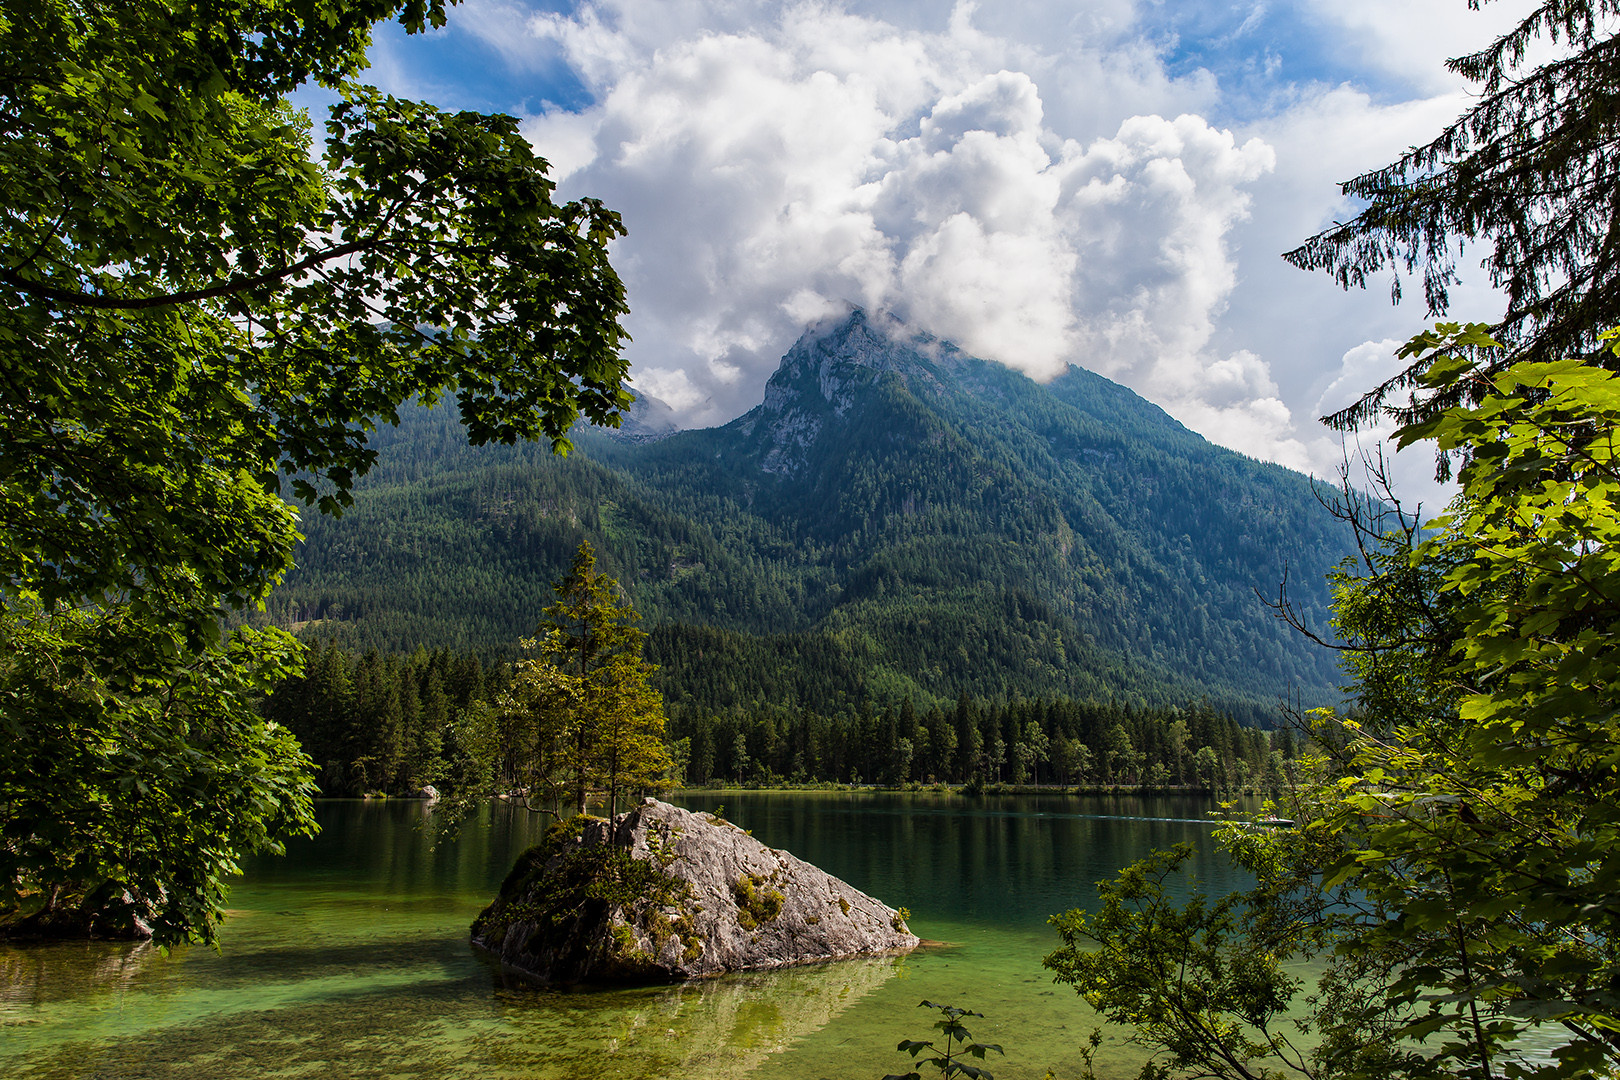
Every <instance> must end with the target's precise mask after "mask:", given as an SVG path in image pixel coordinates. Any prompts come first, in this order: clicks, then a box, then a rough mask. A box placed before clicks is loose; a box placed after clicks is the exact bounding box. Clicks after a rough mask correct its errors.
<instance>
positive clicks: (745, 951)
mask: <svg viewBox="0 0 1620 1080" xmlns="http://www.w3.org/2000/svg"><path fill="white" fill-rule="evenodd" d="M472 940H473V944H475V945H478V946H480V947H482V948H484V949H488V950H489V951H490V952H492V953H494V954H495V955H496V956H498V957H499V958H500V960H501V962H502V963H503V964H506V965H508V966H510V967H512V968H515V969H517V970H518V971H521V972H524V973H525V974H527V975H530V976H532V977H534V978H537V979H540V980H542V981H544V982H553V983H580V982H640V983H651V982H671V981H677V980H682V979H691V978H700V977H703V976H709V975H720V974H723V973H724V972H728V971H750V970H758V969H762V968H774V967H783V966H786V965H790V964H807V963H816V962H819V961H824V960H838V959H843V958H845V957H851V956H862V955H873V954H880V953H895V952H905V951H907V950H910V949H913V948H915V947H916V946H917V944H918V943H919V942H918V938H917V937H916V935H914V934H912V933H911V931H910V929H908V928H907V926H906V924H905V919H904V918H903V917H902V914H901V913H900V912H897V911H896V910H895V909H893V908H891V907H887V906H886V905H884V904H882V903H880V902H879V901H877V900H874V899H873V898H872V897H870V896H867V895H866V894H865V893H863V892H860V891H859V890H857V889H855V888H852V887H851V886H849V885H847V884H845V883H844V882H842V881H840V880H838V879H837V878H835V877H833V876H832V875H831V874H828V873H827V872H825V871H823V870H819V869H817V868H816V867H814V866H811V865H810V864H809V863H807V862H805V861H803V860H802V859H798V858H795V857H794V856H792V855H790V854H788V853H787V852H785V851H777V850H775V849H772V848H768V847H766V846H765V845H764V844H762V843H760V842H759V841H758V840H755V839H754V838H753V837H752V836H749V835H748V834H747V833H745V832H744V831H743V830H741V829H739V828H737V826H735V825H733V824H731V823H730V822H727V821H723V820H721V819H720V818H717V817H714V816H713V815H710V814H695V813H692V812H691V811H689V810H683V809H681V808H680V807H678V806H670V805H669V804H668V803H662V802H658V801H657V800H655V799H648V800H646V801H645V802H644V803H642V805H640V806H638V807H636V808H634V809H632V810H630V811H628V812H627V813H624V814H620V815H619V816H618V817H616V818H614V819H613V821H611V822H608V821H605V820H603V819H601V818H585V817H577V818H572V819H570V820H569V821H566V822H563V823H562V824H560V825H556V826H553V827H552V829H551V831H550V832H548V833H547V835H546V839H545V840H544V841H543V842H542V843H540V844H538V845H536V846H535V847H533V848H530V849H529V850H528V851H526V852H524V853H523V855H521V856H519V858H518V860H517V864H516V865H515V866H514V867H513V868H512V872H511V873H510V874H508V875H507V877H506V881H505V882H503V883H502V884H501V891H500V895H499V896H498V897H496V899H495V901H494V902H493V903H491V904H490V905H489V906H488V907H487V908H485V909H484V911H483V912H482V914H480V915H479V916H478V919H477V920H476V921H475V922H474V923H473V926H472Z"/></svg>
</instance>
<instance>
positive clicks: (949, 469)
mask: <svg viewBox="0 0 1620 1080" xmlns="http://www.w3.org/2000/svg"><path fill="white" fill-rule="evenodd" d="M649 412H650V411H649V410H645V409H644V410H641V411H640V413H639V414H638V418H637V423H636V425H635V437H633V438H624V437H619V436H610V435H607V434H604V433H601V432H595V431H588V432H585V433H583V434H581V435H580V437H579V438H578V439H577V449H576V451H575V453H574V454H573V455H571V456H570V457H569V458H567V459H558V458H554V457H552V456H551V455H550V454H549V453H547V452H546V451H545V450H544V449H542V448H540V447H533V446H524V447H492V448H482V449H470V448H467V447H465V446H461V445H457V444H456V442H455V440H454V437H453V436H454V433H455V428H454V426H453V425H454V418H453V416H448V415H445V414H443V413H442V412H430V411H425V410H416V411H415V412H414V413H412V414H408V415H407V416H406V417H405V420H404V422H403V423H402V425H401V426H400V427H399V428H398V429H389V430H387V431H385V432H383V433H381V436H380V437H379V438H378V439H377V440H376V445H377V446H378V447H379V449H380V456H379V460H378V464H377V467H376V468H375V469H374V470H373V471H372V472H371V474H370V475H369V476H367V477H366V478H365V480H364V481H363V482H362V483H361V484H360V485H359V486H358V487H357V489H356V500H355V505H354V507H353V508H351V509H350V510H349V512H348V513H346V514H345V515H344V517H343V518H342V519H340V520H335V521H334V520H328V519H316V518H313V517H311V518H308V519H306V528H307V530H308V539H307V540H306V541H305V543H304V545H303V546H302V548H301V549H300V552H299V558H298V563H299V565H298V569H297V570H296V571H295V572H294V573H293V574H292V575H291V576H290V577H289V579H288V580H287V582H286V583H285V584H284V585H283V587H282V588H281V589H280V590H279V591H278V592H277V593H276V595H275V597H274V599H273V602H272V608H271V611H270V613H269V614H270V617H271V618H272V619H274V620H275V621H277V622H281V623H283V624H293V625H299V624H305V629H306V633H309V634H312V635H315V636H327V637H333V638H335V639H336V640H338V641H339V642H341V643H343V644H347V645H351V646H356V647H370V646H375V647H378V648H382V649H385V650H406V649H410V648H414V647H415V646H416V645H417V644H426V645H428V646H429V647H433V646H437V645H450V646H454V647H458V648H477V649H479V650H481V651H484V652H486V653H487V654H489V655H492V656H493V655H499V654H503V653H510V652H511V650H512V649H513V648H514V646H515V644H516V641H517V639H518V638H519V637H521V636H524V635H526V634H528V633H530V632H531V631H532V630H533V627H534V625H535V623H536V621H537V619H538V618H539V615H540V611H541V609H542V608H543V607H544V606H545V605H546V604H547V603H548V602H549V601H550V598H551V592H550V582H551V581H552V580H553V579H555V578H558V577H560V576H561V575H562V573H563V572H564V571H565V570H566V568H567V565H568V560H569V559H570V557H571V556H572V553H573V551H574V549H575V548H576V547H577V546H578V544H579V542H580V541H581V540H582V539H588V540H590V541H591V543H592V544H593V545H595V547H596V548H597V551H598V554H599V557H600V560H601V565H602V567H603V568H604V569H605V570H606V571H607V572H608V573H611V574H613V575H615V576H617V577H618V578H619V579H620V580H621V581H622V582H623V583H624V584H625V585H626V586H627V587H628V588H629V590H630V592H631V595H632V598H633V600H634V602H635V604H636V606H637V607H638V608H639V609H640V610H641V612H642V613H643V615H644V616H645V617H646V619H647V623H648V626H649V629H650V630H652V632H653V638H652V641H651V643H650V648H649V655H650V656H651V658H652V659H653V660H654V662H656V663H659V664H662V665H663V666H664V669H665V670H664V672H663V683H664V689H665V691H666V694H667V695H668V696H669V698H670V700H671V702H672V705H674V706H675V707H676V708H680V707H681V706H682V705H683V704H684V705H691V706H701V707H704V708H710V709H715V708H725V707H728V706H733V705H749V704H754V703H759V702H774V703H777V704H781V705H789V706H793V705H802V706H806V707H812V708H816V709H819V710H821V711H823V712H831V711H834V710H836V709H838V708H840V707H842V706H845V705H853V704H855V703H857V702H860V701H863V700H876V701H884V700H896V699H900V698H907V697H909V698H915V699H917V700H919V701H922V702H926V701H940V700H954V699H955V698H956V697H957V696H958V695H959V694H961V693H963V692H967V693H971V694H975V695H980V696H986V697H990V696H998V695H1005V696H1013V695H1018V694H1023V695H1029V696H1035V695H1058V696H1069V697H1098V698H1105V699H1106V698H1113V699H1116V700H1121V701H1132V702H1137V703H1142V704H1157V703H1165V702H1172V701H1176V700H1182V699H1185V698H1188V697H1191V696H1196V695H1199V694H1206V695H1208V696H1209V697H1210V698H1211V699H1212V700H1213V701H1215V702H1217V703H1219V704H1222V705H1223V706H1225V707H1228V708H1235V709H1237V710H1238V711H1239V712H1242V713H1247V714H1250V715H1255V714H1256V713H1257V712H1258V711H1259V710H1260V709H1263V708H1265V707H1267V706H1269V705H1270V704H1271V703H1272V702H1274V701H1275V700H1276V699H1277V698H1278V697H1280V696H1282V695H1284V694H1286V693H1288V692H1289V691H1290V690H1293V691H1296V692H1299V693H1302V694H1303V695H1304V696H1305V697H1306V698H1307V699H1312V700H1318V699H1325V698H1328V697H1330V696H1332V693H1333V691H1332V687H1333V685H1334V683H1335V682H1336V678H1335V672H1334V670H1333V662H1332V657H1331V655H1329V654H1327V652H1326V650H1322V649H1320V648H1319V647H1316V646H1312V645H1310V644H1309V643H1308V642H1306V641H1305V640H1303V639H1302V638H1300V637H1298V636H1297V635H1294V634H1293V633H1292V632H1291V631H1289V630H1288V629H1287V628H1286V627H1285V626H1283V625H1282V624H1280V623H1278V622H1277V621H1276V620H1275V619H1274V618H1272V617H1271V614H1270V612H1269V611H1268V610H1267V609H1266V608H1265V606H1264V605H1263V604H1262V603H1261V600H1260V597H1259V596H1258V595H1257V592H1258V593H1259V594H1260V595H1264V596H1272V595H1274V594H1275V592H1276V588H1277V585H1278V582H1279V581H1281V579H1282V576H1283V573H1284V570H1285V568H1286V569H1287V571H1288V574H1289V580H1290V583H1291V592H1293V593H1294V594H1295V596H1296V599H1297V600H1298V601H1299V602H1300V603H1301V605H1302V606H1303V607H1304V608H1305V609H1306V614H1307V615H1309V616H1312V617H1314V618H1315V619H1316V620H1317V621H1324V620H1325V614H1326V599H1327V596H1326V589H1325V586H1323V585H1322V584H1321V582H1322V580H1323V575H1324V574H1325V573H1326V571H1327V570H1328V568H1329V567H1330V566H1332V564H1333V563H1335V562H1336V561H1337V560H1338V559H1339V558H1341V557H1342V556H1343V555H1344V554H1345V553H1346V551H1347V544H1348V537H1347V535H1346V534H1345V533H1344V531H1343V530H1342V527H1341V526H1340V525H1339V523H1337V522H1335V521H1334V520H1333V518H1332V517H1331V515H1329V514H1328V513H1327V512H1326V511H1325V510H1324V509H1323V508H1322V506H1321V505H1320V504H1319V503H1318V501H1317V499H1316V497H1315V495H1314V493H1313V491H1312V489H1311V484H1310V481H1309V480H1308V479H1307V478H1305V477H1303V476H1301V475H1299V474H1297V473H1293V472H1290V471H1288V470H1286V469H1283V468H1281V467H1279V466H1276V465H1269V464H1265V463H1261V462H1256V461H1253V460H1251V459H1248V458H1245V457H1243V456H1241V455H1239V454H1235V453H1232V452H1230V451H1227V450H1223V449H1221V448H1219V447H1215V446H1213V445H1211V444H1209V443H1208V442H1206V441H1205V440H1204V439H1202V438H1200V437H1199V436H1197V435H1195V434H1193V433H1192V432H1189V431H1187V430H1186V429H1185V428H1183V427H1182V426H1181V425H1180V424H1178V423H1176V422H1175V421H1174V420H1172V419H1171V418H1170V417H1168V416H1167V415H1165V414H1164V413H1163V412H1162V411H1161V410H1159V409H1158V408H1157V407H1155V406H1153V405H1151V404H1149V403H1148V402H1146V401H1144V400H1142V399H1141V398H1140V397H1138V396H1136V395H1135V394H1133V393H1132V392H1130V391H1129V390H1126V389H1125V388H1123V387H1120V386H1117V385H1115V384H1113V383H1111V382H1109V381H1107V380H1106V379H1102V378H1100V377H1099V376H1096V375H1093V374H1091V373H1089V372H1086V371H1083V370H1080V369H1078V368H1071V369H1070V371H1069V372H1068V373H1067V374H1065V375H1064V376H1062V377H1060V378H1059V379H1057V380H1055V381H1054V382H1053V383H1051V384H1049V385H1045V386H1043V385H1040V384H1038V383H1035V382H1033V381H1031V380H1029V379H1028V378H1026V377H1024V376H1022V375H1020V374H1018V373H1016V372H1013V371H1011V370H1009V369H1007V368H1004V367H1002V366H1000V365H997V364H992V363H988V362H985V361H981V360H977V359H974V358H972V357H969V356H967V355H965V354H963V353H961V352H960V351H958V350H957V349H956V348H955V347H953V346H951V345H949V344H947V343H943V342H939V341H937V340H935V339H932V338H930V337H928V336H926V335H920V334H913V333H911V332H910V331H908V330H907V329H906V328H905V327H903V326H901V325H900V324H898V323H897V322H895V321H893V320H892V319H888V318H886V317H885V318H881V319H879V318H869V317H868V316H866V315H865V314H864V313H862V312H860V311H855V312H853V313H851V314H850V315H849V317H848V318H846V319H843V320H840V321H836V322H832V323H829V324H828V325H825V326H822V327H819V328H817V329H815V330H813V331H811V332H808V333H806V335H805V336H804V337H803V338H802V339H801V340H800V341H799V342H798V343H797V344H796V345H795V346H794V347H793V349H792V350H790V351H789V353H788V355H787V356H786V357H784V358H783V362H782V366H781V368H780V369H779V370H778V371H777V373H776V374H775V375H774V376H773V377H772V379H771V381H770V384H769V386H768V387H767V389H766V394H765V400H764V402H763V403H762V404H761V405H760V406H758V407H757V408H755V409H754V410H752V411H751V412H749V413H748V414H746V415H745V416H743V417H740V418H739V419H737V420H735V421H733V422H732V423H730V424H727V425H725V426H724V427H720V428H711V429H706V430H701V431H686V432H677V433H675V434H671V435H668V436H667V437H660V436H661V435H662V432H663V431H664V430H667V429H668V427H669V425H668V422H667V420H664V419H662V418H661V417H659V416H658V415H657V413H656V412H655V411H651V412H650V415H651V419H650V422H649V419H648V416H649Z"/></svg>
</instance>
